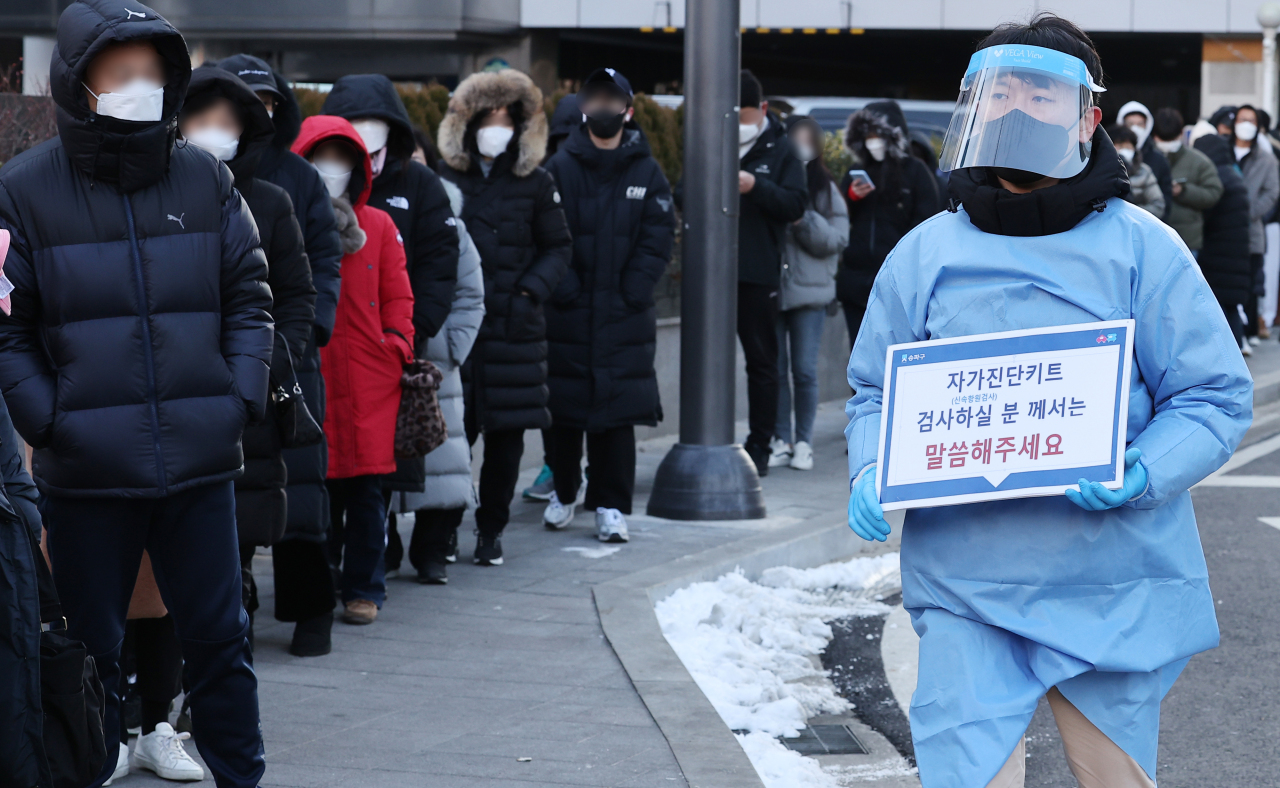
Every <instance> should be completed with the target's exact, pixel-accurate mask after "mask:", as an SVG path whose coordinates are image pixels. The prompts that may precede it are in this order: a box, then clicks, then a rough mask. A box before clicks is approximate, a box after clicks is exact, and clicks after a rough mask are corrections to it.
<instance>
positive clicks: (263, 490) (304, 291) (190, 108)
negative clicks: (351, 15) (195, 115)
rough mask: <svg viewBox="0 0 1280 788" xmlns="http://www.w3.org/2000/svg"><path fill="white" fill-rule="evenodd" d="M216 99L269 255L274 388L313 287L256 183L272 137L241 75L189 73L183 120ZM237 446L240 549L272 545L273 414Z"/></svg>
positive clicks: (278, 463) (278, 504) (286, 211)
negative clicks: (234, 126)
mask: <svg viewBox="0 0 1280 788" xmlns="http://www.w3.org/2000/svg"><path fill="white" fill-rule="evenodd" d="M219 98H222V99H227V100H229V101H231V102H232V104H234V105H235V106H236V108H237V113H238V115H239V116H240V118H241V121H242V123H243V125H244V131H243V132H242V133H241V134H240V146H239V148H238V149H237V151H236V156H235V158H233V159H232V160H231V161H229V162H227V167H229V168H230V170H231V174H232V175H234V176H235V179H236V187H237V188H238V189H239V190H240V194H242V195H243V196H244V201H245V203H246V204H247V205H248V206H249V210H250V211H252V212H253V218H254V222H255V223H256V224H257V225H258V235H259V236H260V237H261V240H262V251H263V252H264V253H266V256H267V285H268V286H269V287H270V288H271V317H272V318H273V319H274V320H275V324H276V336H275V346H274V349H273V351H272V354H271V378H272V381H273V387H274V385H276V384H279V383H280V382H281V381H284V380H287V376H288V374H289V370H291V369H292V368H293V366H294V364H296V363H297V360H298V356H299V355H300V354H301V353H302V351H303V350H304V349H305V348H306V346H307V343H308V342H309V341H310V338H311V324H312V322H313V321H314V320H315V314H316V288H315V286H314V285H313V284H312V282H311V266H310V264H309V262H308V260H307V253H306V250H305V246H304V243H303V240H302V229H301V228H300V227H299V226H298V220H297V218H296V217H295V216H294V215H293V203H292V202H291V201H290V200H289V193H288V192H286V191H285V190H284V189H282V188H280V187H279V186H276V185H275V184H273V183H270V182H268V181H264V180H262V179H261V178H256V177H254V173H255V170H256V169H257V166H258V161H259V160H260V159H261V157H262V153H263V151H264V150H265V149H266V148H267V147H268V146H270V144H271V139H272V137H273V136H274V135H275V128H274V127H273V126H272V124H271V118H269V117H268V116H267V110H266V108H265V107H264V106H263V105H262V102H261V101H259V100H258V97H257V96H256V95H254V93H253V91H252V90H250V89H249V86H248V85H246V84H245V83H244V82H242V81H241V80H240V78H239V77H237V76H235V75H234V74H232V73H231V72H229V71H224V70H223V69H221V68H218V67H217V66H213V65H206V66H201V67H200V68H197V69H196V70H195V71H193V72H192V74H191V87H190V88H189V89H188V90H187V100H186V103H184V104H183V115H184V116H185V115H186V114H187V113H188V112H199V111H201V110H203V109H204V108H206V107H207V106H208V105H209V104H210V103H212V102H213V101H214V100H216V99H219ZM286 355H291V356H292V358H291V359H290V358H286ZM243 443H244V475H243V476H241V477H240V478H239V479H236V528H237V530H238V532H239V536H240V543H241V544H251V545H270V544H273V543H274V542H276V541H277V540H279V539H280V538H281V537H282V536H284V529H285V523H286V517H287V512H288V507H287V501H286V497H285V483H286V481H287V479H288V474H287V472H286V468H285V464H284V455H283V454H282V451H283V448H282V446H281V445H280V428H279V425H278V424H277V423H276V419H275V409H274V408H268V409H267V415H266V418H265V419H264V420H263V421H262V422H261V423H258V424H251V425H249V426H248V427H246V428H245V431H244V439H243Z"/></svg>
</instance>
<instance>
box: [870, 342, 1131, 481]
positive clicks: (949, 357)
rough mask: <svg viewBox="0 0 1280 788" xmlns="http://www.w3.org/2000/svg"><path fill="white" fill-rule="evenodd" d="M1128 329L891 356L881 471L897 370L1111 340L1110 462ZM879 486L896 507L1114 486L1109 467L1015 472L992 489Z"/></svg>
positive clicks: (1117, 426) (1113, 470)
mask: <svg viewBox="0 0 1280 788" xmlns="http://www.w3.org/2000/svg"><path fill="white" fill-rule="evenodd" d="M1128 332H1129V327H1128V326H1125V325H1118V326H1108V327H1106V328H1102V329H1099V328H1091V329H1087V330H1083V331H1063V332H1061V333H1058V332H1055V333H1051V334H1030V335H1026V336H1019V337H1003V338H998V339H982V340H975V341H973V342H953V343H949V344H945V345H931V346H926V347H922V348H920V349H919V351H916V350H898V351H895V352H894V355H893V362H892V367H891V373H892V375H893V378H892V380H893V391H894V392H895V395H894V396H893V398H892V399H891V400H890V401H889V402H887V403H885V405H886V407H885V413H884V416H883V418H885V419H887V427H886V432H885V439H884V458H883V464H884V468H885V469H886V470H887V469H888V467H889V457H890V452H891V451H892V448H893V424H894V421H893V413H894V408H895V407H896V400H897V396H896V392H897V390H898V370H899V369H900V368H902V367H921V366H925V365H928V364H944V363H949V362H952V361H966V360H968V359H974V358H991V357H993V356H1013V355H1020V354H1024V353H1044V352H1049V351H1054V350H1077V349H1080V348H1091V347H1098V345H1099V344H1100V343H1099V342H1098V338H1099V336H1105V335H1108V334H1114V335H1115V340H1114V341H1108V342H1106V343H1105V344H1107V345H1115V346H1116V347H1118V348H1119V349H1120V352H1119V353H1118V354H1117V356H1118V359H1117V361H1116V367H1117V368H1116V391H1115V404H1114V409H1115V411H1116V414H1115V418H1114V419H1113V420H1112V424H1111V456H1112V457H1115V456H1116V451H1117V442H1118V441H1119V440H1120V434H1121V433H1120V429H1121V419H1122V418H1127V416H1128V414H1124V413H1121V412H1120V407H1119V404H1120V398H1121V396H1122V395H1123V393H1124V390H1123V386H1124V371H1125V370H1124V362H1125V352H1124V348H1125V343H1126V342H1128V339H1129V337H1128ZM881 478H882V479H883V480H885V481H884V484H883V485H882V486H881V488H880V501H881V502H882V503H890V502H896V501H917V500H921V499H925V498H945V497H948V496H952V495H968V494H973V493H990V492H1004V491H1009V490H1022V489H1028V488H1033V487H1048V486H1053V485H1059V484H1060V485H1062V486H1063V487H1069V486H1071V485H1074V484H1076V483H1077V482H1078V481H1080V479H1081V478H1085V479H1088V480H1089V481H1093V482H1111V481H1115V480H1116V467H1115V465H1114V464H1108V465H1092V466H1088V467H1080V468H1059V469H1057V470H1043V471H1021V472H1018V473H1011V474H1009V475H1008V476H1007V477H1005V479H1004V480H1003V481H1002V482H1000V485H999V486H998V487H992V486H991V482H989V481H987V480H986V478H985V477H983V476H982V475H977V476H966V477H964V478H960V479H946V480H943V481H936V482H916V483H914V484H898V485H892V486H890V485H889V484H888V481H887V479H888V473H885V474H883V475H882V476H881Z"/></svg>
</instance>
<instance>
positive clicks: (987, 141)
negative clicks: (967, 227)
mask: <svg viewBox="0 0 1280 788" xmlns="http://www.w3.org/2000/svg"><path fill="white" fill-rule="evenodd" d="M1070 135H1071V132H1070V131H1069V130H1068V129H1066V128H1064V127H1062V126H1055V125H1053V124H1052V123H1045V122H1044V121H1040V120H1036V119H1035V118H1033V117H1031V116H1030V115H1028V114H1027V113H1025V112H1023V111H1022V110H1020V109H1015V110H1013V111H1011V112H1008V113H1006V114H1004V115H1002V116H1000V117H998V118H996V119H995V120H989V121H987V123H986V125H985V126H984V127H983V130H982V139H981V141H980V142H979V143H978V151H977V153H976V156H975V160H976V161H985V162H990V164H988V166H989V167H991V168H992V169H993V170H994V171H995V173H996V174H997V175H999V176H1000V177H1001V178H1004V179H1005V180H1007V181H1009V182H1011V183H1032V182H1033V181H1038V180H1040V179H1041V178H1044V177H1046V176H1047V175H1049V174H1051V173H1053V172H1054V171H1055V170H1057V169H1058V166H1059V165H1060V164H1061V163H1062V160H1063V159H1065V158H1066V157H1067V154H1066V151H1067V150H1068V146H1069V145H1070V142H1071V136H1070Z"/></svg>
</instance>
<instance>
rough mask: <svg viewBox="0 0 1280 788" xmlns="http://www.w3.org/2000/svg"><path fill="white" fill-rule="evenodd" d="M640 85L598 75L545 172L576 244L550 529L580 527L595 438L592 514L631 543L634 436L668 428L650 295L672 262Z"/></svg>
mask: <svg viewBox="0 0 1280 788" xmlns="http://www.w3.org/2000/svg"><path fill="white" fill-rule="evenodd" d="M631 101H632V93H631V85H630V83H628V82H627V78H626V77H624V76H623V75H622V74H620V73H618V72H617V71H615V70H614V69H611V68H601V69H597V70H595V71H594V72H592V73H591V75H590V76H588V77H587V79H586V81H585V82H583V84H582V90H581V91H579V93H578V105H579V106H580V107H581V109H582V115H581V116H580V117H585V118H586V120H585V121H581V120H580V121H579V122H578V123H577V124H576V125H574V126H573V127H572V129H571V130H570V132H569V136H568V138H567V139H566V140H565V141H564V143H563V144H562V145H561V147H560V150H559V152H557V153H556V155H555V156H553V157H552V158H551V160H550V161H549V162H548V163H547V170H548V171H549V172H550V173H551V174H552V175H554V176H555V178H556V182H557V183H558V184H559V186H560V196H561V197H562V198H563V205H564V211H565V216H566V217H567V218H568V220H569V230H570V232H572V233H573V262H572V264H571V265H570V267H569V270H568V271H567V272H566V273H565V275H564V277H563V278H562V279H561V280H560V286H559V288H558V289H557V290H556V292H555V294H554V295H553V296H552V298H551V303H550V304H549V305H548V307H547V340H548V343H549V346H550V348H549V357H548V365H549V368H550V373H549V379H548V383H549V384H550V388H551V401H550V405H551V421H552V428H551V432H552V439H551V444H550V445H551V470H552V474H553V478H554V479H555V484H556V491H555V492H554V493H553V494H552V497H551V503H550V504H549V505H548V506H547V509H546V513H545V515H544V516H543V522H544V524H545V525H546V526H547V528H550V529H555V530H559V529H561V528H565V527H567V526H568V525H569V523H570V522H571V521H572V520H573V515H574V509H575V508H576V503H577V500H578V491H579V487H580V485H581V480H582V471H581V467H580V463H581V461H582V439H583V434H584V433H585V434H586V440H587V459H588V461H589V462H590V464H591V483H590V485H588V486H587V489H586V498H585V503H586V507H587V508H588V509H593V510H595V513H596V536H597V537H598V538H599V539H600V541H602V542H625V541H627V538H628V535H627V521H626V517H625V515H628V514H631V496H632V493H633V492H634V490H635V481H636V432H635V425H637V424H647V425H650V426H653V425H656V424H657V423H658V421H659V420H661V419H662V405H661V403H660V402H659V401H658V378H657V375H656V374H655V372H654V369H653V356H654V348H655V347H656V342H657V313H656V311H655V309H654V303H653V288H654V286H655V285H656V284H657V282H658V277H660V276H662V272H663V271H664V270H665V269H666V267H667V263H668V262H670V260H671V247H672V244H673V239H674V235H675V206H674V204H673V202H672V199H671V187H670V186H669V185H668V184H667V179H666V176H664V175H663V174H662V169H661V168H660V167H659V166H658V162H657V161H655V160H654V158H653V154H652V153H651V152H650V150H649V143H648V141H646V140H645V137H644V132H642V131H641V130H640V128H639V126H637V125H636V124H635V122H633V121H632V120H631V114H632V106H631Z"/></svg>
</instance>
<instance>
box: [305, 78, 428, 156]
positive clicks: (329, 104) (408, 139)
mask: <svg viewBox="0 0 1280 788" xmlns="http://www.w3.org/2000/svg"><path fill="white" fill-rule="evenodd" d="M320 111H321V112H322V113H324V114H325V115H337V116H338V117H340V118H346V119H347V120H356V119H358V118H377V119H378V120H383V121H386V122H387V125H388V126H390V127H391V131H390V132H389V133H388V134H387V156H389V157H390V158H392V159H394V160H396V161H405V160H406V159H408V158H410V157H411V156H413V150H414V148H415V147H416V146H415V143H414V141H413V125H412V124H411V123H410V122H409V112H408V111H407V110H406V109H405V108H404V102H403V101H401V100H400V94H399V93H396V86H395V85H393V84H391V80H390V79H387V78H386V77H385V76H383V75H382V74H352V75H350V76H346V77H343V78H342V79H339V80H338V81H337V82H335V83H333V90H331V91H329V95H328V96H326V97H325V100H324V108H323V109H321V110H320Z"/></svg>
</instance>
